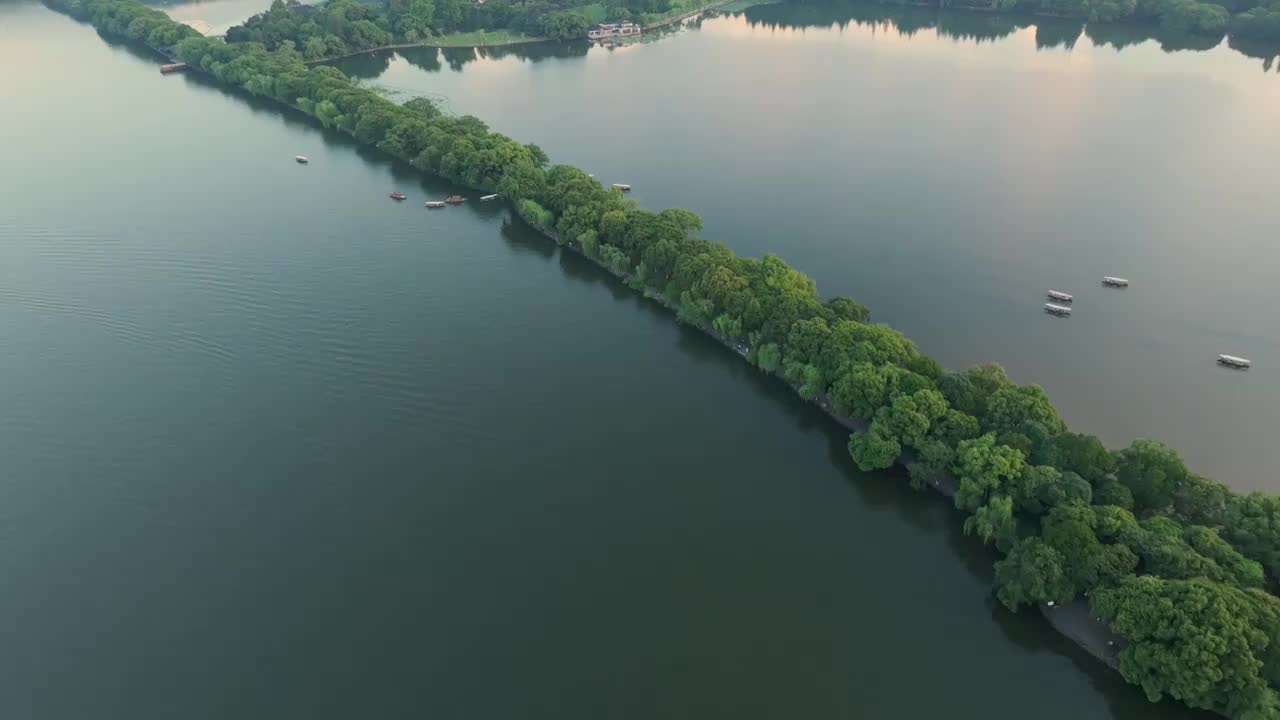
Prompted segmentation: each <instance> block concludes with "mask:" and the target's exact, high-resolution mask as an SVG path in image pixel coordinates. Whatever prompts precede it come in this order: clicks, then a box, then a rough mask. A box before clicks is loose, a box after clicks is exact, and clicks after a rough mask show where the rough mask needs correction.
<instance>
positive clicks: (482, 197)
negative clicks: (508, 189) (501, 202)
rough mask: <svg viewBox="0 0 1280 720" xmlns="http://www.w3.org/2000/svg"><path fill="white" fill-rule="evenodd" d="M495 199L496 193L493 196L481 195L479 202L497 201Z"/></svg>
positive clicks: (496, 197)
mask: <svg viewBox="0 0 1280 720" xmlns="http://www.w3.org/2000/svg"><path fill="white" fill-rule="evenodd" d="M497 199H498V194H497V193H494V194H493V195H481V196H480V202H491V201H493V200H497Z"/></svg>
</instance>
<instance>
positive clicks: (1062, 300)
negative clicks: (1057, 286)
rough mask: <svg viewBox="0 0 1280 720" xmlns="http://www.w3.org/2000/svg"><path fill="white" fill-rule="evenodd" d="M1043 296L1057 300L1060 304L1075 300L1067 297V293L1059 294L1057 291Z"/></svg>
mask: <svg viewBox="0 0 1280 720" xmlns="http://www.w3.org/2000/svg"><path fill="white" fill-rule="evenodd" d="M1045 295H1047V296H1048V297H1049V299H1050V300H1057V301H1058V302H1060V303H1069V302H1071V301H1072V300H1074V299H1075V298H1073V297H1071V296H1070V295H1068V294H1067V293H1064V292H1059V291H1057V290H1050V291H1049V292H1047V293H1045Z"/></svg>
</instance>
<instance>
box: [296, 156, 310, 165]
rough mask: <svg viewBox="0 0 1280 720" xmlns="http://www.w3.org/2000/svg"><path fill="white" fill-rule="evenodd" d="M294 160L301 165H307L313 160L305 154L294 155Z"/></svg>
mask: <svg viewBox="0 0 1280 720" xmlns="http://www.w3.org/2000/svg"><path fill="white" fill-rule="evenodd" d="M293 161H294V162H296V163H298V164H299V165H306V164H307V163H309V162H311V161H310V160H308V159H307V158H306V156H305V155H294V156H293Z"/></svg>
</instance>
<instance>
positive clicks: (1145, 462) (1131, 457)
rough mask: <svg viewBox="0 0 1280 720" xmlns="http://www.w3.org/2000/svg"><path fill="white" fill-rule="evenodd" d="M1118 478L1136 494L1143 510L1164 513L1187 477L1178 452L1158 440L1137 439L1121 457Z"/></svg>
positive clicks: (1120, 453)
mask: <svg viewBox="0 0 1280 720" xmlns="http://www.w3.org/2000/svg"><path fill="white" fill-rule="evenodd" d="M1116 460H1117V466H1116V477H1117V479H1119V480H1120V482H1121V483H1122V484H1123V485H1124V486H1125V487H1127V488H1129V490H1130V491H1131V492H1132V493H1133V501H1134V507H1136V508H1137V509H1139V510H1154V511H1163V510H1165V509H1167V508H1169V507H1170V506H1172V504H1173V500H1174V496H1175V493H1176V492H1177V490H1178V488H1179V486H1180V485H1181V484H1182V483H1183V482H1184V481H1185V480H1186V478H1187V468H1186V466H1185V465H1183V464H1182V458H1180V457H1178V453H1176V452H1174V451H1173V449H1171V448H1169V447H1168V446H1166V445H1165V444H1164V443H1160V442H1157V441H1155V440H1135V441H1133V444H1132V445H1130V446H1129V447H1127V448H1125V449H1124V450H1121V451H1120V452H1119V453H1118V454H1117V456H1116Z"/></svg>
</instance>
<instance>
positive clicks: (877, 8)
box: [339, 0, 1280, 79]
mask: <svg viewBox="0 0 1280 720" xmlns="http://www.w3.org/2000/svg"><path fill="white" fill-rule="evenodd" d="M726 16H727V17H741V18H744V19H745V20H746V21H747V23H748V25H750V26H751V27H764V28H769V29H786V30H801V29H806V28H830V27H837V28H841V29H843V28H846V27H848V26H850V25H854V26H858V27H867V28H871V29H879V28H884V29H886V30H893V31H895V32H897V33H899V34H901V35H905V36H907V37H910V36H912V35H915V34H916V33H918V32H920V31H922V30H931V31H935V32H937V34H938V35H939V36H941V37H944V38H948V39H952V40H960V41H965V42H973V43H983V42H991V41H995V40H1001V39H1004V38H1007V37H1009V36H1010V35H1012V34H1013V33H1015V32H1017V31H1019V30H1024V29H1027V28H1034V30H1035V45H1036V47H1037V48H1040V49H1043V50H1050V49H1065V50H1070V49H1072V48H1073V47H1075V45H1076V43H1077V42H1078V41H1079V40H1080V38H1081V37H1082V36H1087V37H1088V38H1089V40H1090V41H1092V43H1093V44H1094V45H1097V46H1100V47H1107V46H1109V47H1112V48H1115V49H1116V50H1123V49H1125V48H1127V47H1131V46H1134V45H1138V44H1141V43H1144V42H1147V41H1149V40H1154V41H1155V42H1157V43H1158V44H1159V45H1160V47H1161V49H1163V50H1164V51H1166V52H1178V51H1182V50H1194V51H1205V50H1212V49H1213V48H1215V47H1218V46H1219V45H1221V44H1222V43H1223V36H1221V35H1216V36H1205V35H1189V34H1186V33H1174V32H1169V31H1168V30H1164V29H1162V28H1161V27H1160V26H1158V25H1154V24H1151V25H1148V24H1141V23H1085V22H1084V21H1083V20H1073V19H1068V18H1048V17H1035V16H1031V15H1025V14H996V13H984V12H972V11H965V10H947V9H938V8H934V7H919V6H899V5H881V4H877V3H868V2H850V1H848V0H835V1H833V2H832V1H828V0H821V1H820V2H784V3H769V4H762V5H753V6H750V7H747V8H745V9H743V10H735V11H718V10H712V11H709V12H707V13H705V14H704V15H702V16H699V17H697V18H694V19H691V20H689V21H687V22H685V23H684V24H682V25H680V26H677V27H675V28H667V29H665V30H664V32H667V33H670V32H678V31H679V29H680V28H696V27H699V26H700V25H701V24H702V22H703V20H704V19H708V18H715V17H726ZM1227 43H1228V45H1229V47H1231V48H1232V49H1234V50H1236V51H1237V52H1240V53H1242V54H1244V55H1247V56H1249V57H1254V58H1259V59H1261V60H1262V61H1263V65H1262V67H1263V69H1264V70H1267V71H1270V70H1271V69H1272V68H1273V67H1274V66H1275V60H1276V58H1277V56H1280V48H1277V47H1274V46H1267V45H1265V44H1261V43H1254V42H1250V41H1247V40H1239V39H1235V38H1231V39H1228V41H1227ZM592 47H593V46H592V44H591V43H587V42H579V41H573V42H566V43H550V42H545V43H529V44H525V45H505V46H501V47H492V48H443V49H437V48H414V49H409V50H400V51H397V52H394V53H393V52H381V53H370V54H366V55H361V56H358V57H355V58H350V59H347V60H344V61H342V62H341V63H340V65H339V66H340V67H341V68H342V70H343V71H344V72H346V73H347V74H348V75H349V76H351V77H354V78H366V79H367V78H375V77H378V76H379V75H381V74H382V73H383V72H384V71H385V70H386V69H387V67H388V66H389V65H390V63H391V60H392V58H393V57H394V56H395V55H396V54H398V55H400V56H401V57H403V58H404V59H405V60H407V61H408V62H409V63H410V64H411V65H414V66H416V67H419V68H421V69H423V70H426V71H427V72H438V71H440V70H442V69H443V67H444V66H445V65H448V67H449V69H450V70H453V71H455V72H459V71H461V70H462V69H463V68H464V67H465V66H466V65H468V64H469V63H472V62H475V61H477V60H501V59H503V58H516V59H519V60H528V61H531V62H535V63H537V62H542V61H544V60H552V59H569V58H578V57H585V56H586V55H587V54H588V52H590V51H591V49H592Z"/></svg>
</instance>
